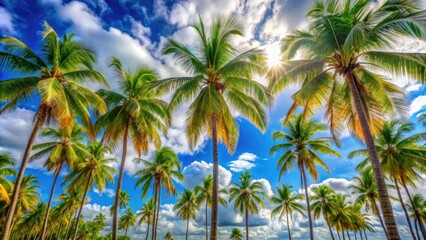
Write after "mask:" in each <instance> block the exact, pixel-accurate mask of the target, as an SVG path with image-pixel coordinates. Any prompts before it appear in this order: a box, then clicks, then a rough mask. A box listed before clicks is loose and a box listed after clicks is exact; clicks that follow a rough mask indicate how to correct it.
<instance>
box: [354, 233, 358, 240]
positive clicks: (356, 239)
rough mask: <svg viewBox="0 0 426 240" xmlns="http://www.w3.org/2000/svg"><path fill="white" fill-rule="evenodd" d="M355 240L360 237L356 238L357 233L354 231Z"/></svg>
mask: <svg viewBox="0 0 426 240" xmlns="http://www.w3.org/2000/svg"><path fill="white" fill-rule="evenodd" d="M354 236H355V240H358V237H357V236H356V231H354Z"/></svg>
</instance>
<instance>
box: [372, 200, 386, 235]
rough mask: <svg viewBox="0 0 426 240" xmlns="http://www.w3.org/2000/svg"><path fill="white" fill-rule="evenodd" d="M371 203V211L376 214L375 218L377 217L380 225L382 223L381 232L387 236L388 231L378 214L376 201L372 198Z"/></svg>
mask: <svg viewBox="0 0 426 240" xmlns="http://www.w3.org/2000/svg"><path fill="white" fill-rule="evenodd" d="M371 204H372V205H373V212H374V213H375V214H376V216H377V218H378V219H379V222H380V225H382V228H383V232H384V233H385V236H386V238H388V237H387V236H388V233H387V231H386V227H385V224H384V223H383V219H382V216H380V212H379V207H378V206H377V202H376V200H375V199H372V201H371Z"/></svg>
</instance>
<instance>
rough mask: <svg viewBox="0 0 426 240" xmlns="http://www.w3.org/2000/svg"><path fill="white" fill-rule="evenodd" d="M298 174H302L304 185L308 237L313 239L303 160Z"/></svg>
mask: <svg viewBox="0 0 426 240" xmlns="http://www.w3.org/2000/svg"><path fill="white" fill-rule="evenodd" d="M300 174H302V177H303V185H304V187H305V199H306V207H307V212H308V221H309V237H310V239H311V240H314V227H313V225H312V216H311V204H310V202H309V193H308V182H307V180H306V174H305V165H304V163H303V161H302V169H300Z"/></svg>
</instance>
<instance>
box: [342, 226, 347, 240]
mask: <svg viewBox="0 0 426 240" xmlns="http://www.w3.org/2000/svg"><path fill="white" fill-rule="evenodd" d="M342 236H343V240H346V238H345V230H343V229H342Z"/></svg>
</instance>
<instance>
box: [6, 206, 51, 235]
mask: <svg viewBox="0 0 426 240" xmlns="http://www.w3.org/2000/svg"><path fill="white" fill-rule="evenodd" d="M45 212H46V203H44V202H42V203H39V204H37V206H35V208H33V209H31V210H30V211H29V212H28V213H27V214H25V216H24V217H23V219H21V221H19V223H18V224H16V226H15V227H14V229H13V231H14V233H13V235H14V237H16V238H18V239H19V238H22V239H38V237H39V236H40V235H39V234H40V233H41V229H42V227H43V225H42V224H40V223H42V222H43V217H44V215H45Z"/></svg>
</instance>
